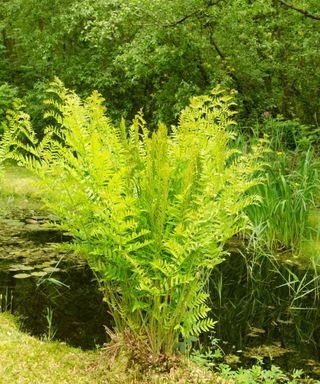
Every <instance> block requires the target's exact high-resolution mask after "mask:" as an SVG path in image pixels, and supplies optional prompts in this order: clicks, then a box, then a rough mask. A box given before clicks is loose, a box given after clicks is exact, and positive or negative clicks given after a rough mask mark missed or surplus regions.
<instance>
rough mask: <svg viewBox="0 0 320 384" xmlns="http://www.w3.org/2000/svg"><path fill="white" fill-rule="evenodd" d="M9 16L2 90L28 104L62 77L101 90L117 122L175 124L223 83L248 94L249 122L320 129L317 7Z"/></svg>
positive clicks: (18, 4)
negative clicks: (8, 85)
mask: <svg viewBox="0 0 320 384" xmlns="http://www.w3.org/2000/svg"><path fill="white" fill-rule="evenodd" d="M0 9H1V10H0V13H1V16H2V18H1V23H0V31H1V42H0V51H1V53H2V58H1V61H0V82H1V81H7V82H13V83H14V84H15V85H18V86H19V87H20V88H21V89H22V94H25V93H27V92H29V91H30V90H31V89H32V87H33V85H34V83H35V82H39V81H45V82H46V81H48V80H51V79H52V77H53V76H54V75H58V76H59V77H60V78H61V79H62V80H63V81H64V82H65V83H66V84H67V85H69V86H72V87H74V88H76V89H77V91H78V92H80V93H82V94H84V95H86V96H87V92H88V89H92V88H95V89H98V90H99V91H100V92H101V93H102V94H103V95H104V96H105V97H106V99H107V102H108V103H109V105H110V106H112V108H111V110H112V111H115V112H113V113H114V115H115V116H116V117H120V115H121V114H124V115H126V116H127V117H130V118H131V117H133V116H134V113H135V111H136V110H139V109H140V108H141V106H144V113H145V115H146V116H147V117H150V116H151V115H152V116H153V117H154V118H155V120H158V119H161V120H163V121H165V122H167V123H172V122H175V121H176V118H177V116H178V111H179V110H180V109H181V107H183V106H185V105H186V104H187V103H188V100H189V98H190V97H191V96H193V95H195V94H203V93H206V92H209V90H210V89H212V88H213V86H214V85H215V84H217V83H221V84H222V85H223V86H227V87H230V88H234V89H236V90H237V91H238V93H239V101H240V104H241V110H240V118H242V119H243V120H248V119H249V118H250V119H255V120H256V119H257V118H260V116H261V114H262V113H263V112H264V111H270V112H271V113H272V114H273V115H276V114H278V113H280V114H282V115H283V116H284V117H285V118H287V119H288V118H290V119H291V118H300V119H301V121H302V122H303V123H308V124H310V123H311V124H317V121H318V118H319V117H318V116H317V112H318V109H319V102H318V100H319V89H320V70H319V68H320V65H319V64H320V59H319V53H318V49H319V46H318V42H319V31H320V21H319V20H318V18H317V17H318V16H319V9H318V1H317V0H309V1H307V0H301V1H299V2H297V1H296V0H295V1H294V0H292V3H289V2H287V1H282V0H273V1H271V0H255V1H251V0H232V1H231V0H186V1H183V2H182V1H178V0H170V1H166V2H163V1H160V0H153V1H150V0H135V1H128V0H127V1H123V0H112V1H105V0H94V1H92V0H73V1H71V0H67V1H62V0H55V1H48V0H45V1H41V2H39V1H36V0H10V1H4V0H2V1H1V7H0ZM310 15H311V16H312V17H311V16H310ZM31 109H32V108H31ZM33 109H34V107H33ZM120 111H121V112H120Z"/></svg>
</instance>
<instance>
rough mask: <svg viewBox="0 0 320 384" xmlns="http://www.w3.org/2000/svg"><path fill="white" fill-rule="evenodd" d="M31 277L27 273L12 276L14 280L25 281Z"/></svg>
mask: <svg viewBox="0 0 320 384" xmlns="http://www.w3.org/2000/svg"><path fill="white" fill-rule="evenodd" d="M30 276H31V275H30V274H29V273H17V274H16V275H13V277H14V278H16V279H27V278H28V277H30Z"/></svg>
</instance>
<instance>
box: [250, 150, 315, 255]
mask: <svg viewBox="0 0 320 384" xmlns="http://www.w3.org/2000/svg"><path fill="white" fill-rule="evenodd" d="M270 156H272V157H273V161H272V164H273V165H272V167H270V168H269V169H268V170H267V173H266V183H265V184H260V185H258V186H256V187H255V192H256V193H257V194H259V195H260V196H261V197H262V203H261V204H260V205H253V206H250V207H248V208H247V214H248V216H249V218H250V220H251V222H252V223H253V227H254V228H253V237H252V238H251V240H252V241H253V242H255V243H257V242H259V245H261V242H263V243H264V244H265V246H266V248H267V249H268V250H269V251H271V250H273V251H280V250H291V251H293V252H295V253H297V254H299V253H300V250H301V245H302V241H303V240H304V239H305V238H310V236H312V235H313V234H314V232H315V228H313V227H312V225H311V224H310V222H309V213H310V210H311V209H313V208H315V207H316V195H317V193H318V181H319V179H318V171H317V166H316V162H315V159H314V155H313V151H312V149H308V150H307V152H306V153H304V154H299V155H298V156H297V155H295V156H293V155H285V154H284V153H280V152H278V153H274V154H271V155H270Z"/></svg>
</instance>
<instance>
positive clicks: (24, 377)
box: [0, 313, 232, 384]
mask: <svg viewBox="0 0 320 384" xmlns="http://www.w3.org/2000/svg"><path fill="white" fill-rule="evenodd" d="M0 340H1V342H0V383H1V384H80V383H81V384H82V383H90V384H93V383H97V384H103V383H106V384H119V383H125V384H130V383H132V384H134V383H137V384H138V383H141V384H152V383H154V384H156V383H157V384H158V383H159V384H160V383H162V384H169V383H171V384H174V383H180V384H184V383H199V384H200V383H210V384H223V383H225V384H227V383H232V382H230V381H225V380H223V379H220V378H217V377H215V376H213V375H212V374H210V373H208V372H206V371H204V370H202V369H200V368H198V367H197V366H196V365H194V364H193V363H191V362H189V361H187V360H185V363H184V364H183V361H182V364H180V367H177V368H175V369H171V370H170V372H164V373H163V372H162V373H158V372H157V371H156V370H149V371H147V372H146V371H144V372H141V370H140V369H139V367H138V366H132V367H130V364H128V358H127V356H125V355H121V356H119V357H117V358H116V359H115V361H114V362H113V364H112V365H111V367H110V365H109V363H110V356H109V355H108V354H107V353H106V352H105V351H104V350H101V351H98V352H92V351H90V352H85V351H82V350H80V349H75V348H71V347H69V346H67V345H65V344H64V343H59V342H51V341H50V342H49V341H45V340H38V339H36V338H35V337H31V336H29V335H27V334H25V333H23V332H21V331H20V330H19V328H18V326H17V324H16V321H15V319H14V318H13V317H12V316H11V315H8V314H4V313H2V314H0ZM108 356H109V357H108Z"/></svg>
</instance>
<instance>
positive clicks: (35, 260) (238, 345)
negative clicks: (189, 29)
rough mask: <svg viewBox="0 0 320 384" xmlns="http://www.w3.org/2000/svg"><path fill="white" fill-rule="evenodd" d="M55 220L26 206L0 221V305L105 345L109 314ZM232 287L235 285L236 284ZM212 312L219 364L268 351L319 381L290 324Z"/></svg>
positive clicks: (43, 331)
mask: <svg viewBox="0 0 320 384" xmlns="http://www.w3.org/2000/svg"><path fill="white" fill-rule="evenodd" d="M53 220H54V218H53V217H51V216H50V214H48V213H47V212H43V211H34V210H28V209H23V210H15V212H10V213H9V214H7V215H4V217H3V218H2V219H1V220H0V310H1V311H11V312H12V313H14V314H15V315H17V316H18V318H19V319H20V322H21V324H22V327H23V329H24V330H26V331H27V332H29V333H31V334H33V335H35V336H38V337H41V338H46V337H48V336H52V335H54V338H55V339H58V340H61V341H65V342H67V343H68V344H70V345H72V346H75V347H81V348H83V349H94V348H96V347H98V346H101V345H103V344H104V343H105V342H106V332H105V326H107V327H112V319H111V317H110V315H109V314H108V310H107V307H106V305H105V304H104V303H103V301H102V294H101V292H100V291H99V289H98V287H97V284H96V282H95V280H94V278H93V275H92V272H91V271H90V269H89V268H88V266H87V264H86V263H85V261H84V260H83V259H81V258H80V257H79V256H76V255H74V254H72V253H67V251H65V250H63V249H62V248H59V247H57V246H58V245H59V244H61V243H62V242H65V241H69V240H70V236H69V235H68V234H67V233H63V232H61V231H59V230H57V229H56V228H55V227H54V226H53V225H52V221H53ZM234 257H239V255H238V256H237V255H234ZM239 260H240V259H239ZM229 267H230V266H228V263H225V264H224V265H222V269H224V268H229ZM232 268H236V269H237V271H238V272H239V271H240V264H239V265H237V264H236V263H234V262H233V263H232ZM225 273H230V271H229V272H228V271H226V272H225ZM232 289H233V290H234V289H236V290H238V291H239V290H240V288H239V286H237V285H236V284H235V285H234V287H232ZM228 294H230V292H229V293H228ZM229 304H230V303H229ZM214 305H215V306H216V308H217V309H218V311H220V313H224V314H226V313H229V314H232V310H231V308H230V306H231V307H232V303H231V304H230V305H229V307H228V303H227V302H226V303H225V304H224V305H221V306H220V308H219V305H218V302H216V303H215V304H214ZM271 309H272V308H270V310H271ZM214 316H215V317H216V318H217V319H218V320H219V322H218V324H217V327H216V330H217V333H216V335H215V336H216V337H218V338H221V339H222V340H224V342H223V343H222V347H223V349H224V350H225V353H226V354H225V356H224V361H226V362H228V363H229V364H231V365H232V366H237V364H240V363H241V365H243V364H248V365H251V364H252V363H254V362H255V361H256V359H255V358H254V356H260V358H261V359H263V361H264V363H265V366H266V367H269V366H270V363H271V360H270V356H273V362H274V363H276V364H279V365H281V367H282V368H283V369H287V370H292V369H294V368H303V369H304V370H305V371H306V372H308V373H309V374H310V375H312V376H313V377H314V378H320V368H319V364H318V363H317V361H316V360H317V354H316V351H315V350H314V348H312V346H311V347H310V346H308V345H307V346H306V347H305V348H303V351H302V350H301V351H300V352H303V358H304V361H302V359H303V358H302V355H301V353H299V351H297V348H295V345H294V340H293V338H292V334H293V333H292V326H293V325H292V323H291V322H288V324H285V323H282V324H280V326H279V324H278V325H277V326H274V329H268V328H267V327H261V328H259V327H256V326H255V324H243V323H241V322H240V321H239V322H237V314H232V315H231V317H230V316H229V317H228V316H224V317H223V316H220V318H219V314H217V313H214ZM257 317H259V316H257ZM257 323H258V318H257ZM270 323H271V322H270ZM203 341H204V342H205V343H207V344H208V345H209V343H210V340H206V338H204V340H203ZM300 347H301V345H300V346H299V348H300ZM240 350H241V351H240Z"/></svg>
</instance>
